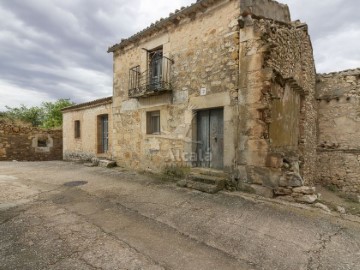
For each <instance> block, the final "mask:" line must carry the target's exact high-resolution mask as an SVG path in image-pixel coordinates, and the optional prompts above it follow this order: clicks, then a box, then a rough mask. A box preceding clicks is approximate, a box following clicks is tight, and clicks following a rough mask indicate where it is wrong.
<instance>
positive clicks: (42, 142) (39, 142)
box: [38, 138, 47, 147]
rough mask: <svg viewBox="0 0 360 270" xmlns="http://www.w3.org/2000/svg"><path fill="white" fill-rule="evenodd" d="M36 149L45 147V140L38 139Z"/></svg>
mask: <svg viewBox="0 0 360 270" xmlns="http://www.w3.org/2000/svg"><path fill="white" fill-rule="evenodd" d="M38 147H47V139H46V138H38Z"/></svg>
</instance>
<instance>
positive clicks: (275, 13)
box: [240, 0, 291, 23]
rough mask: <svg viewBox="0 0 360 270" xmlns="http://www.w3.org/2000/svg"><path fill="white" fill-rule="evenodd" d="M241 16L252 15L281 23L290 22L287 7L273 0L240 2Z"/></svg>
mask: <svg viewBox="0 0 360 270" xmlns="http://www.w3.org/2000/svg"><path fill="white" fill-rule="evenodd" d="M240 3H241V4H240V9H241V12H242V14H245V16H246V15H248V14H253V15H255V16H258V17H263V18H268V19H273V20H276V21H281V22H287V23H290V22H291V18H290V10H289V7H288V6H287V5H284V4H281V3H279V2H277V1H273V0H240Z"/></svg>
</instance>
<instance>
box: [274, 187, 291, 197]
mask: <svg viewBox="0 0 360 270" xmlns="http://www.w3.org/2000/svg"><path fill="white" fill-rule="evenodd" d="M274 193H275V195H277V196H285V195H290V194H291V193H292V190H291V189H290V188H284V187H279V188H275V189H274Z"/></svg>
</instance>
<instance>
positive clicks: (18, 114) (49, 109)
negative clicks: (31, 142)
mask: <svg viewBox="0 0 360 270" xmlns="http://www.w3.org/2000/svg"><path fill="white" fill-rule="evenodd" d="M74 104H75V103H74V102H72V101H70V100H69V99H59V100H57V101H55V102H43V103H42V104H41V106H40V107H36V106H35V107H29V108H28V107H26V106H25V105H21V106H20V107H17V108H16V107H15V108H12V107H9V106H6V109H7V111H6V112H4V113H3V114H4V117H5V118H8V119H10V120H13V121H14V120H20V121H23V122H26V123H30V124H32V125H33V126H34V127H43V128H56V127H61V125H62V113H61V110H62V109H63V108H65V107H68V106H72V105H74Z"/></svg>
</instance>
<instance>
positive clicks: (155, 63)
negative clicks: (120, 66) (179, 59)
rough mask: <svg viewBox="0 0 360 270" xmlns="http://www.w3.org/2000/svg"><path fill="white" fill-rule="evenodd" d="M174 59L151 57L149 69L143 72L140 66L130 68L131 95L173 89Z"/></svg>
mask: <svg viewBox="0 0 360 270" xmlns="http://www.w3.org/2000/svg"><path fill="white" fill-rule="evenodd" d="M172 63H173V60H171V59H169V58H167V57H165V56H160V57H156V58H153V59H151V61H150V63H149V65H148V70H146V71H144V72H141V71H140V66H136V67H134V68H132V69H130V72H129V97H133V98H134V97H145V96H151V95H157V94H160V93H163V92H165V91H172V86H171V80H170V78H171V66H172Z"/></svg>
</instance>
